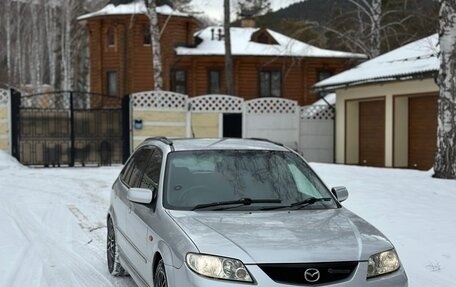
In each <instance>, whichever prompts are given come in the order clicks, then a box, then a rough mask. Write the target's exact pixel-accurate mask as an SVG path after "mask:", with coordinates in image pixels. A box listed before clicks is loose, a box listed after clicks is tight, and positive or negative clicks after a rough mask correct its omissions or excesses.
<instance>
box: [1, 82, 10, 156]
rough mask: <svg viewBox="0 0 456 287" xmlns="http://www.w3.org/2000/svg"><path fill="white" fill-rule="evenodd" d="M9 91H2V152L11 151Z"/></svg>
mask: <svg viewBox="0 0 456 287" xmlns="http://www.w3.org/2000/svg"><path fill="white" fill-rule="evenodd" d="M9 103H10V96H9V91H8V90H4V89H0V150H4V151H8V152H10V151H11V146H10V139H11V133H10V131H11V121H10V104H9Z"/></svg>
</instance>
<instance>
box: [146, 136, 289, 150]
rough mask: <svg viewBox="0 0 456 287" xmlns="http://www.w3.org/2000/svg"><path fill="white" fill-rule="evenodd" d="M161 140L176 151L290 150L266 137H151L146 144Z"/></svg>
mask: <svg viewBox="0 0 456 287" xmlns="http://www.w3.org/2000/svg"><path fill="white" fill-rule="evenodd" d="M156 141H161V142H163V143H165V144H169V145H172V146H173V148H174V151H188V150H273V151H288V149H287V148H286V147H284V146H283V145H282V144H279V143H275V142H272V141H269V140H266V139H237V138H185V139H184V138H181V139H168V138H150V139H146V140H145V142H144V144H145V145H147V144H149V143H153V142H156Z"/></svg>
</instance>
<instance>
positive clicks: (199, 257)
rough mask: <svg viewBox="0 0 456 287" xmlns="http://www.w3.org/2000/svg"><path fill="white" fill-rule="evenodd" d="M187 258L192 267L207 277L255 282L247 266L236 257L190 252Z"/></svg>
mask: <svg viewBox="0 0 456 287" xmlns="http://www.w3.org/2000/svg"><path fill="white" fill-rule="evenodd" d="M185 260H186V262H187V265H188V266H189V267H190V269H192V270H193V271H194V272H196V273H198V274H200V275H203V276H206V277H211V278H217V279H225V280H233V281H243V282H253V280H252V277H251V276H250V274H249V271H247V268H245V266H244V264H243V263H242V262H241V261H239V260H236V259H232V258H225V257H218V256H212V255H204V254H196V253H188V254H187V256H186V258H185Z"/></svg>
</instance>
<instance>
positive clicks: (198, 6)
mask: <svg viewBox="0 0 456 287" xmlns="http://www.w3.org/2000/svg"><path fill="white" fill-rule="evenodd" d="M270 1H271V7H272V9H273V10H278V9H280V8H283V7H287V6H289V5H291V4H293V3H296V2H301V1H303V0H270ZM231 2H235V1H231ZM192 4H193V5H194V6H195V10H197V11H202V12H204V13H205V14H207V15H208V16H210V17H211V18H214V19H216V20H218V21H221V20H222V19H223V0H193V1H192ZM233 9H234V7H233V8H232V10H233Z"/></svg>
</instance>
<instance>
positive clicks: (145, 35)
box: [142, 25, 151, 46]
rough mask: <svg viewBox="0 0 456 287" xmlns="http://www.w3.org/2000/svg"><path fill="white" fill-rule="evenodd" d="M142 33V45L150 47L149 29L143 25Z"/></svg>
mask: <svg viewBox="0 0 456 287" xmlns="http://www.w3.org/2000/svg"><path fill="white" fill-rule="evenodd" d="M142 32H143V45H144V46H150V44H151V38H150V27H149V26H147V25H144V26H143V30H142Z"/></svg>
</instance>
